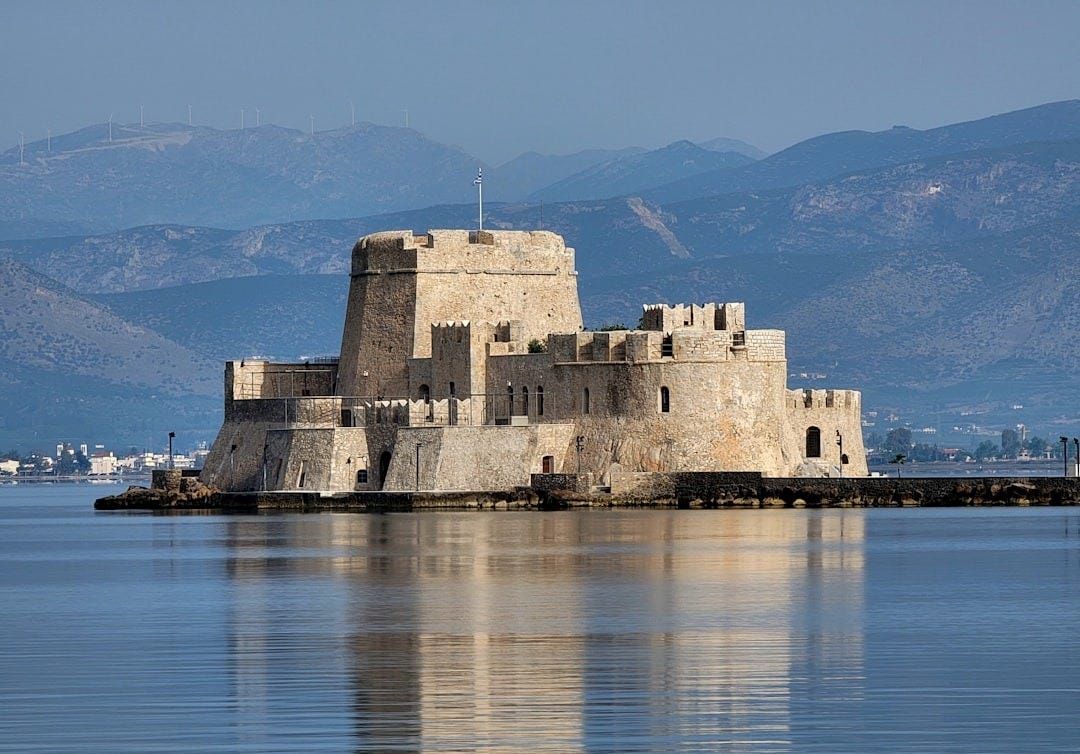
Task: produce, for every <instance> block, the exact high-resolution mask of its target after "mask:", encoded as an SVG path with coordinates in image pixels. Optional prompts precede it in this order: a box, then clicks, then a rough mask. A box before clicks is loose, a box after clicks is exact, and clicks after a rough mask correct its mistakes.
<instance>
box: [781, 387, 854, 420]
mask: <svg viewBox="0 0 1080 754" xmlns="http://www.w3.org/2000/svg"><path fill="white" fill-rule="evenodd" d="M787 397H788V400H787V402H788V407H789V408H791V409H793V410H794V411H796V412H799V411H811V410H813V411H819V410H828V409H835V410H837V411H843V412H851V411H854V412H855V413H856V415H858V413H859V411H860V408H861V405H862V393H860V392H859V391H858V390H812V389H809V388H807V389H804V390H788V391H787Z"/></svg>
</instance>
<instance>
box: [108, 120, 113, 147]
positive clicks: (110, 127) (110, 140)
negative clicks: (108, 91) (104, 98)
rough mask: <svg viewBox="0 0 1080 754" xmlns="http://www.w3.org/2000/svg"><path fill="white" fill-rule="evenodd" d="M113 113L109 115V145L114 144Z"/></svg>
mask: <svg viewBox="0 0 1080 754" xmlns="http://www.w3.org/2000/svg"><path fill="white" fill-rule="evenodd" d="M112 116H113V114H112V113H109V143H110V144H112Z"/></svg>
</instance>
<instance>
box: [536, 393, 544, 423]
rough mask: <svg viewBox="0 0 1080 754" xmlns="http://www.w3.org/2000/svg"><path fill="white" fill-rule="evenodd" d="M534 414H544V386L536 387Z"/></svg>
mask: <svg viewBox="0 0 1080 754" xmlns="http://www.w3.org/2000/svg"><path fill="white" fill-rule="evenodd" d="M536 415H537V416H543V415H544V388H543V387H539V386H538V387H537V388H536Z"/></svg>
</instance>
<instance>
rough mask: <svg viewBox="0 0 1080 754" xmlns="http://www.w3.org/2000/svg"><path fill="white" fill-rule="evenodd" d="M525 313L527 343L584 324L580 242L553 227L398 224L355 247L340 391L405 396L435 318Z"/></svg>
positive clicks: (520, 316)
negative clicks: (426, 228) (418, 231)
mask: <svg viewBox="0 0 1080 754" xmlns="http://www.w3.org/2000/svg"><path fill="white" fill-rule="evenodd" d="M451 320H453V321H463V320H464V321H487V322H499V321H506V320H515V321H520V322H521V323H522V325H523V327H524V330H523V332H522V337H523V338H524V339H525V341H526V342H528V340H530V339H533V338H539V339H544V338H546V337H547V335H548V333H552V332H576V331H578V330H580V329H581V328H582V319H581V306H580V304H579V302H578V293H577V272H576V271H575V270H574V250H573V249H571V248H568V247H567V246H566V245H565V243H564V242H563V239H562V238H561V237H560V236H558V235H556V234H555V233H550V232H547V231H494V232H488V231H480V232H476V231H467V230H433V231H430V232H429V233H428V234H427V235H424V236H414V235H413V233H412V231H407V230H399V231H390V232H385V233H377V234H375V235H370V236H365V237H364V238H362V239H360V240H359V241H358V242H357V244H356V246H355V247H354V248H353V254H352V283H351V285H350V287H349V302H348V308H347V309H346V313H345V330H344V333H343V335H342V339H341V361H340V367H339V378H338V387H337V393H338V395H356V396H376V395H384V396H404V395H407V394H408V392H409V380H408V364H409V362H408V360H409V359H426V358H429V357H430V356H431V326H432V325H433V324H435V323H440V322H447V321H451Z"/></svg>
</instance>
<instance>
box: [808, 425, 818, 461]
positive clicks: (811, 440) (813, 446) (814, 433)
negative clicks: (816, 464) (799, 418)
mask: <svg viewBox="0 0 1080 754" xmlns="http://www.w3.org/2000/svg"><path fill="white" fill-rule="evenodd" d="M806 457H807V458H821V430H820V429H818V428H817V427H808V428H807V430H806Z"/></svg>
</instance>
